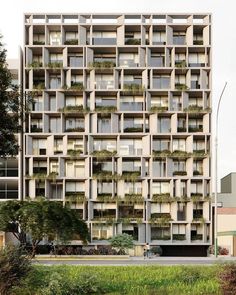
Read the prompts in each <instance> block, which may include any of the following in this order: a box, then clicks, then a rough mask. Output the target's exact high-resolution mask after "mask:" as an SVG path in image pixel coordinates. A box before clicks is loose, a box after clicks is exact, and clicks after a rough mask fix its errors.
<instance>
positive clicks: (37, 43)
mask: <svg viewBox="0 0 236 295" xmlns="http://www.w3.org/2000/svg"><path fill="white" fill-rule="evenodd" d="M33 45H45V41H37V40H33Z"/></svg>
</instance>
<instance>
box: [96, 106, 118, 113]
mask: <svg viewBox="0 0 236 295" xmlns="http://www.w3.org/2000/svg"><path fill="white" fill-rule="evenodd" d="M116 111H117V107H116V106H97V107H96V108H95V112H98V113H114V112H116Z"/></svg>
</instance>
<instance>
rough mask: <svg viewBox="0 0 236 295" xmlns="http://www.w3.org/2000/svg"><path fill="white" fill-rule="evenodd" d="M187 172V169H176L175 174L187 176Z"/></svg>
mask: <svg viewBox="0 0 236 295" xmlns="http://www.w3.org/2000/svg"><path fill="white" fill-rule="evenodd" d="M186 175H187V172H186V171H174V172H173V176H186Z"/></svg>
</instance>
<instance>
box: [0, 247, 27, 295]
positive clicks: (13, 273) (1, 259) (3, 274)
mask: <svg viewBox="0 0 236 295" xmlns="http://www.w3.org/2000/svg"><path fill="white" fill-rule="evenodd" d="M30 270H31V262H30V259H29V258H28V257H27V256H26V255H25V254H24V253H23V250H22V248H19V247H14V246H11V247H10V246H9V247H6V248H5V249H3V250H0V294H1V295H7V294H9V292H10V291H11V289H12V288H13V287H14V286H17V285H20V283H21V280H22V279H23V278H25V277H26V276H27V274H28V273H29V272H30Z"/></svg>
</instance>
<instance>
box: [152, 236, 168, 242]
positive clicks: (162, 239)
mask: <svg viewBox="0 0 236 295" xmlns="http://www.w3.org/2000/svg"><path fill="white" fill-rule="evenodd" d="M151 240H160V241H168V240H170V235H169V236H152V237H151Z"/></svg>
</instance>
